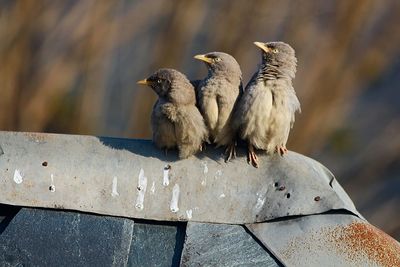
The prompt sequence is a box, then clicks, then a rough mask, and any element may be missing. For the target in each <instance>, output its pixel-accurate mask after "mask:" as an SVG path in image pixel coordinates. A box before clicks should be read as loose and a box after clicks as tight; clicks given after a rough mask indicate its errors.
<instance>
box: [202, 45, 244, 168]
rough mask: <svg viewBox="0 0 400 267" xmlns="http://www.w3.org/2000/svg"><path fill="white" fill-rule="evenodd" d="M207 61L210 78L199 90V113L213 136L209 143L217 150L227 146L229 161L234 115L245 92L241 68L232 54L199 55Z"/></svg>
mask: <svg viewBox="0 0 400 267" xmlns="http://www.w3.org/2000/svg"><path fill="white" fill-rule="evenodd" d="M194 58H196V59H199V60H201V61H204V62H205V63H206V66H207V69H208V75H207V77H206V78H205V79H203V80H201V81H200V82H199V83H198V86H197V99H198V105H199V108H200V111H201V113H202V115H203V117H204V120H205V122H206V125H207V128H208V130H209V133H210V139H211V141H212V142H214V143H215V144H216V145H217V146H226V148H227V149H226V154H227V158H226V161H228V160H229V159H231V158H232V157H234V156H235V137H236V136H235V133H234V132H233V131H231V130H230V129H231V128H230V127H229V126H230V125H229V124H230V123H231V113H232V110H233V107H234V105H235V103H236V100H237V98H238V96H239V95H240V92H241V91H242V72H241V70H240V66H239V64H238V63H237V61H236V60H235V58H234V57H232V56H231V55H229V54H226V53H222V52H211V53H207V54H204V55H196V56H195V57H194Z"/></svg>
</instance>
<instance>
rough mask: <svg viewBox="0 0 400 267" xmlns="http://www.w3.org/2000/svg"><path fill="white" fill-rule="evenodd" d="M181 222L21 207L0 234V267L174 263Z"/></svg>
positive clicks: (179, 246) (180, 242)
mask: <svg viewBox="0 0 400 267" xmlns="http://www.w3.org/2000/svg"><path fill="white" fill-rule="evenodd" d="M184 231H185V225H184V224H183V223H180V224H179V223H175V224H166V225H164V224H163V223H159V224H156V223H149V222H140V223H137V224H136V223H135V224H134V222H133V220H131V219H126V218H114V217H105V216H97V215H91V214H81V213H74V212H63V211H55V210H41V209H27V208H24V209H22V210H21V211H20V212H19V213H18V214H17V215H16V216H15V217H14V218H13V219H12V220H11V221H10V222H9V223H8V224H7V225H6V227H5V229H4V231H3V233H2V234H1V235H0V266H128V265H129V266H176V265H178V264H179V260H180V253H181V251H182V246H183V240H184Z"/></svg>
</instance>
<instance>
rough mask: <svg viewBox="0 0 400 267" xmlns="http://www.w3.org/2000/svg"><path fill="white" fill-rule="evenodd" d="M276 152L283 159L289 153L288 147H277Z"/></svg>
mask: <svg viewBox="0 0 400 267" xmlns="http://www.w3.org/2000/svg"><path fill="white" fill-rule="evenodd" d="M276 151H277V152H278V153H279V154H280V155H281V156H282V157H283V155H285V154H286V153H287V152H288V150H287V148H286V146H283V145H282V146H277V147H276Z"/></svg>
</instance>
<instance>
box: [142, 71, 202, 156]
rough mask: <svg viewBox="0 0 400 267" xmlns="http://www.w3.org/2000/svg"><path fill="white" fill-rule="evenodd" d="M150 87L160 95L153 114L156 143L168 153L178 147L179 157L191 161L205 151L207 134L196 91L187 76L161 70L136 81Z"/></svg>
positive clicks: (152, 124) (152, 125)
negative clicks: (204, 143) (202, 150)
mask: <svg viewBox="0 0 400 267" xmlns="http://www.w3.org/2000/svg"><path fill="white" fill-rule="evenodd" d="M137 83H138V84H142V85H147V86H149V87H151V88H152V89H153V90H154V92H155V93H156V94H157V95H158V99H157V101H156V103H155V104H154V107H153V110H152V114H151V127H152V132H153V138H152V139H153V142H154V143H155V145H156V146H157V147H158V148H160V149H165V151H167V150H168V149H170V148H178V151H179V158H180V159H185V158H188V157H190V156H192V155H194V154H196V153H197V152H199V151H200V150H201V148H202V145H203V142H205V141H206V140H207V137H208V131H207V127H206V125H205V123H204V120H203V117H202V116H201V113H200V111H199V110H198V108H197V107H196V95H195V90H194V87H193V86H192V84H191V83H190V81H189V80H188V79H187V78H186V76H185V75H184V74H183V73H181V72H179V71H177V70H174V69H168V68H162V69H159V70H157V71H156V72H154V73H153V74H152V75H151V76H150V77H148V78H147V79H144V80H140V81H138V82H137Z"/></svg>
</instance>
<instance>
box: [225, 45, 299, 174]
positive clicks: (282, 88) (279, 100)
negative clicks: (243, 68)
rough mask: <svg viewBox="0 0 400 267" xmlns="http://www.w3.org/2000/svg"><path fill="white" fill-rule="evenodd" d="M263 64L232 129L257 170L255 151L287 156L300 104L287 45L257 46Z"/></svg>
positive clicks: (292, 56)
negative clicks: (290, 133) (287, 143)
mask: <svg viewBox="0 0 400 267" xmlns="http://www.w3.org/2000/svg"><path fill="white" fill-rule="evenodd" d="M254 44H255V45H256V46H257V47H259V48H260V49H261V55H262V61H261V64H260V65H259V67H258V70H257V71H256V72H255V73H254V75H253V77H252V78H251V79H250V81H249V82H248V84H247V85H246V87H245V89H244V92H243V96H242V97H241V99H240V101H239V103H238V106H237V109H236V110H235V111H234V118H235V119H234V121H233V125H232V128H233V129H234V130H235V131H237V132H238V135H239V137H240V138H241V139H243V140H245V141H247V145H248V151H247V160H248V163H251V164H252V165H253V166H254V167H256V168H258V166H259V163H258V157H257V155H256V153H255V149H261V150H265V151H266V152H267V154H273V153H275V152H277V153H279V154H280V155H281V156H283V155H284V154H285V153H287V151H288V150H287V148H286V142H287V140H288V137H289V132H290V129H291V128H292V127H293V123H294V121H295V113H296V111H298V112H301V110H300V102H299V100H298V98H297V96H296V92H295V90H294V88H293V85H292V80H293V79H294V77H295V74H296V66H297V59H296V56H295V51H294V49H293V48H292V47H291V46H290V45H289V44H287V43H284V42H267V43H263V42H254Z"/></svg>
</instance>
